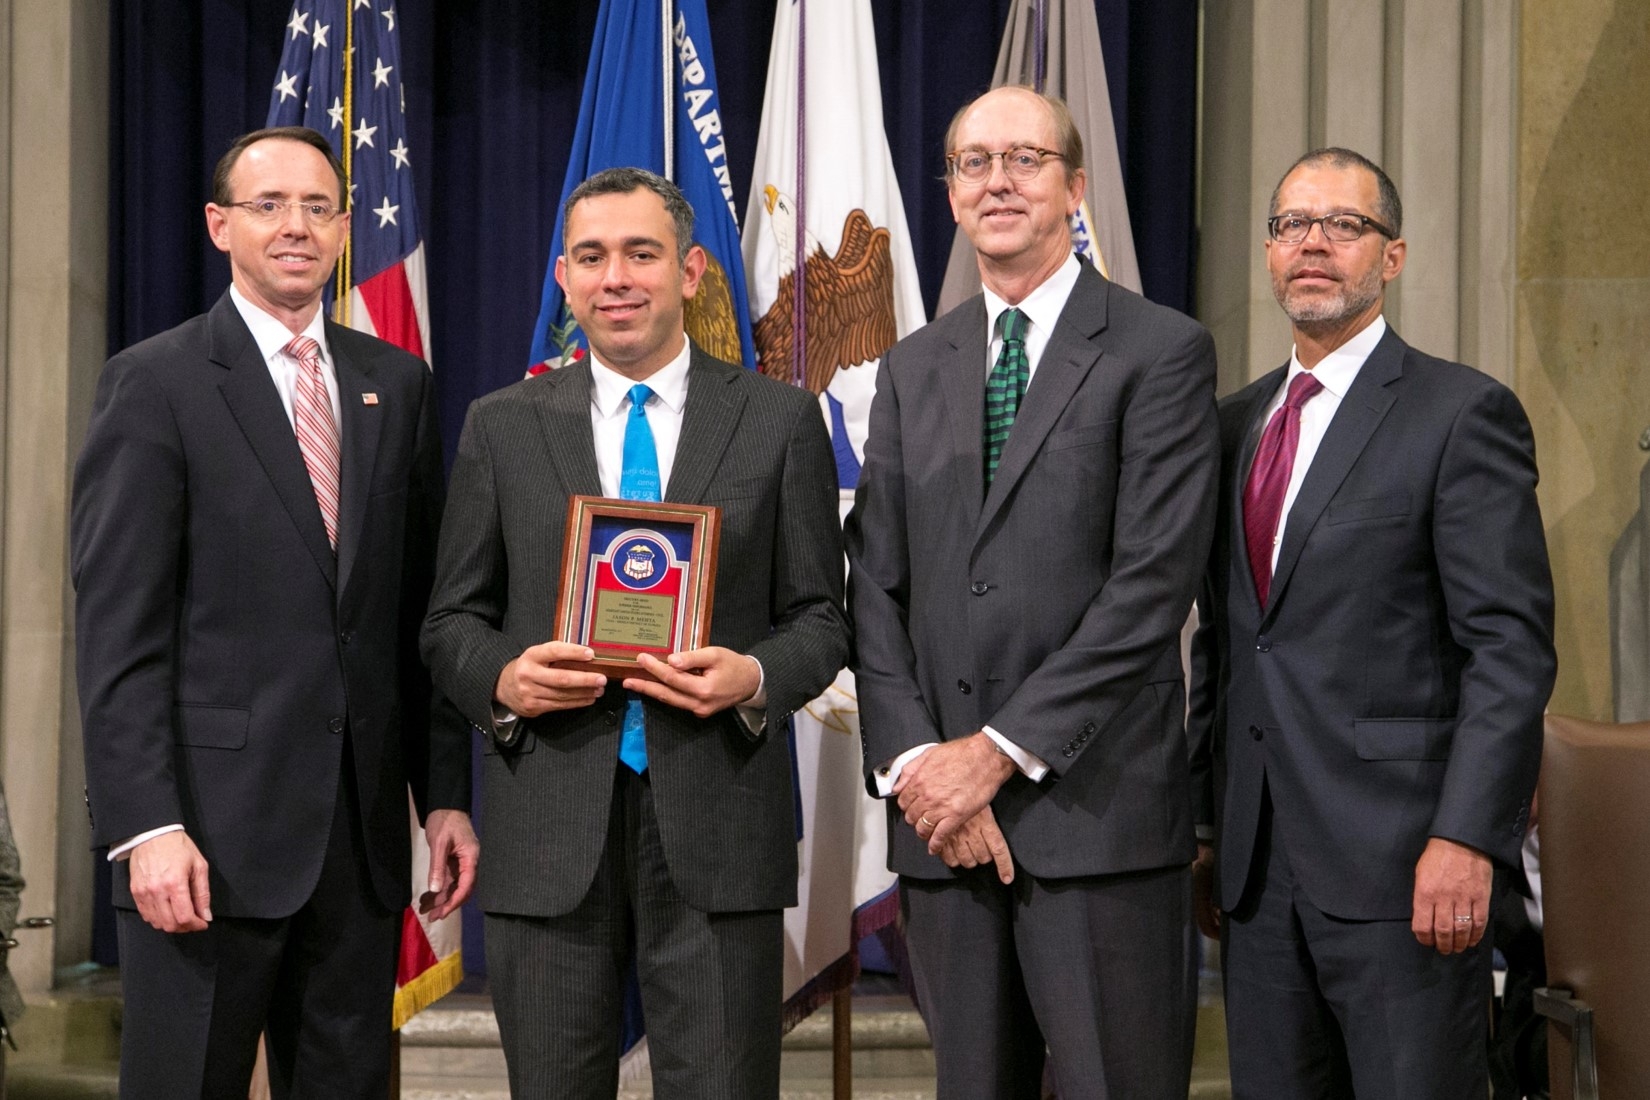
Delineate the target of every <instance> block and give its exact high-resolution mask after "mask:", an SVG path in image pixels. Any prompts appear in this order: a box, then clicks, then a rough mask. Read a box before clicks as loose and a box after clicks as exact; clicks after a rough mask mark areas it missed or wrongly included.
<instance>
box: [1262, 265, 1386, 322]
mask: <svg viewBox="0 0 1650 1100" xmlns="http://www.w3.org/2000/svg"><path fill="white" fill-rule="evenodd" d="M1385 286H1386V283H1385V281H1384V280H1383V279H1382V278H1381V268H1380V265H1378V264H1377V265H1373V266H1371V267H1370V268H1369V270H1368V271H1366V272H1364V275H1363V277H1362V278H1360V279H1359V280H1358V281H1357V282H1355V283H1344V282H1343V283H1341V284H1340V285H1339V288H1338V289H1337V290H1336V291H1335V293H1333V294H1330V295H1327V296H1317V297H1306V298H1300V299H1297V298H1293V297H1291V295H1290V292H1289V281H1288V278H1287V277H1285V278H1282V279H1277V278H1274V279H1273V280H1272V294H1273V296H1274V297H1276V298H1277V300H1278V304H1279V305H1280V306H1282V307H1283V312H1284V313H1285V314H1286V315H1287V316H1288V318H1289V320H1290V321H1292V322H1294V323H1295V324H1297V325H1311V324H1326V323H1327V324H1333V323H1336V322H1340V321H1345V320H1347V319H1348V318H1351V317H1356V316H1358V315H1359V314H1361V313H1363V312H1364V311H1365V310H1366V309H1368V308H1369V307H1370V306H1372V305H1374V304H1375V303H1376V302H1377V301H1379V300H1380V297H1381V293H1382V291H1383V290H1384V289H1385Z"/></svg>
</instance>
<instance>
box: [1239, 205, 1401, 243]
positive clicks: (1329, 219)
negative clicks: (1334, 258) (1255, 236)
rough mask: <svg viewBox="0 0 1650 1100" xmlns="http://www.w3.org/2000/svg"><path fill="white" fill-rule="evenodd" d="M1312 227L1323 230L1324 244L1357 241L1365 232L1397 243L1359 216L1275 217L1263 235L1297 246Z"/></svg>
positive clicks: (1383, 228) (1381, 228)
mask: <svg viewBox="0 0 1650 1100" xmlns="http://www.w3.org/2000/svg"><path fill="white" fill-rule="evenodd" d="M1314 225H1321V226H1323V235H1324V239H1325V240H1330V241H1336V242H1339V243H1340V244H1347V243H1349V242H1351V241H1355V240H1357V239H1358V238H1359V237H1361V236H1363V235H1364V230H1365V229H1366V228H1367V229H1373V230H1374V231H1375V232H1377V233H1379V234H1380V235H1381V236H1383V237H1385V238H1387V239H1388V240H1394V241H1395V240H1397V239H1398V234H1396V233H1394V232H1393V231H1392V230H1390V229H1388V228H1387V227H1386V226H1384V225H1382V224H1381V223H1380V222H1378V221H1376V220H1375V219H1374V218H1368V217H1365V216H1364V215H1362V214H1351V213H1343V214H1325V215H1324V216H1323V217H1321V218H1309V217H1307V216H1306V215H1305V214H1279V215H1278V216H1277V217H1275V218H1267V219H1266V231H1267V232H1268V233H1270V234H1271V235H1272V239H1273V240H1274V241H1277V242H1278V243H1279V244H1300V243H1301V242H1302V241H1304V240H1306V237H1307V234H1309V233H1311V232H1312V227H1313V226H1314Z"/></svg>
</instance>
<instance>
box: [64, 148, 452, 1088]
mask: <svg viewBox="0 0 1650 1100" xmlns="http://www.w3.org/2000/svg"><path fill="white" fill-rule="evenodd" d="M346 194H347V190H346V187H345V181H344V176H343V170H342V168H341V167H340V166H339V164H338V162H337V160H336V159H335V158H333V156H332V153H331V150H330V147H329V146H328V145H327V142H326V139H325V138H323V137H322V136H321V135H320V134H317V133H315V132H314V131H312V130H305V129H301V128H298V127H288V128H281V129H271V130H261V131H256V132H254V133H251V134H247V135H246V136H244V137H242V138H241V139H239V140H238V141H236V142H235V144H234V145H233V146H232V147H231V148H230V150H229V151H228V153H226V154H225V155H224V157H223V159H222V160H221V161H220V162H219V164H218V168H217V172H216V173H215V175H214V177H213V184H212V201H211V202H210V203H208V204H207V206H206V223H207V229H208V230H209V232H210V233H211V236H212V240H213V243H215V244H216V245H217V246H218V248H220V249H222V250H223V251H224V252H226V253H228V254H229V262H230V268H231V274H232V287H231V289H230V290H229V292H228V293H226V294H225V295H224V296H223V297H222V298H221V299H219V301H218V304H217V305H216V306H214V307H213V308H212V310H211V311H210V312H209V313H207V314H205V315H203V316H201V317H197V318H195V319H194V320H191V321H188V322H186V323H185V324H183V325H180V326H179V327H177V328H175V329H172V330H171V331H169V332H165V333H162V334H161V335H159V336H156V337H154V338H153V339H151V340H146V341H144V342H143V343H141V344H138V345H136V346H135V347H132V348H129V349H127V350H126V351H124V352H122V353H121V354H119V355H117V356H115V357H114V358H113V359H111V360H110V361H109V364H108V366H107V367H106V368H105V370H104V372H103V376H102V378H101V380H100V381H99V384H98V390H97V398H96V402H95V404H94V406H93V409H92V416H91V423H90V425H89V427H88V429H87V434H86V443H85V446H84V448H83V449H82V451H81V454H80V459H79V462H78V463H77V464H76V467H75V482H74V502H73V510H72V516H71V552H70V554H71V561H70V566H71V570H72V575H73V578H74V583H75V590H76V603H75V629H76V649H77V658H78V659H77V665H76V668H77V673H78V677H79V685H80V703H81V714H82V719H83V727H84V736H85V748H86V779H87V799H88V805H89V807H90V810H91V813H92V817H93V842H94V843H95V844H98V845H100V846H101V845H109V846H110V849H111V851H110V858H111V859H114V860H116V865H115V876H114V890H115V905H116V906H117V910H118V914H117V920H118V926H119V936H120V951H121V977H122V983H123V987H124V991H125V1006H126V1011H125V1023H124V1026H123V1028H122V1037H121V1074H120V1084H121V1095H122V1096H123V1097H134V1098H139V1097H141V1098H151V1097H152V1098H155V1100H177V1098H178V1097H183V1096H211V1097H227V1096H234V1095H240V1096H245V1095H246V1089H247V1084H248V1081H249V1079H250V1076H251V1072H252V1065H253V1059H254V1056H255V1054H256V1050H257V1043H258V1035H259V1032H261V1031H265V1030H266V1029H267V1033H268V1048H269V1066H270V1080H271V1085H272V1087H273V1089H274V1092H275V1095H276V1096H282V1097H284V1096H302V1097H305V1098H307V1097H312V1096H329V1097H331V1096H338V1097H363V1098H364V1097H373V1098H374V1100H377V1098H379V1097H382V1096H383V1095H384V1090H385V1088H386V1087H387V1075H388V1070H389V1036H390V1027H389V1024H390V1006H391V1002H392V999H393V995H394V985H395V959H396V951H397V945H398V943H399V935H400V927H401V913H402V911H403V909H404V908H405V907H406V905H407V902H408V899H409V897H410V879H409V870H410V850H409V845H408V816H407V784H408V782H409V780H410V781H411V782H412V784H413V788H414V796H415V799H416V800H417V802H418V804H419V807H420V812H421V813H422V812H426V811H427V813H428V817H427V823H426V828H427V830H428V834H429V838H430V844H431V849H432V850H431V856H432V871H431V883H430V887H431V890H432V891H435V892H436V894H437V895H438V896H436V897H434V898H432V899H430V900H431V901H432V903H433V905H434V907H435V909H436V910H437V912H438V914H440V915H445V913H447V912H450V911H451V910H452V909H453V908H454V907H456V906H457V905H458V904H459V903H460V902H461V901H462V900H463V897H464V895H465V894H466V893H467V892H468V890H469V882H470V878H471V876H472V875H473V870H474V860H475V841H474V836H473V834H472V833H471V832H470V826H469V816H468V807H469V764H468V755H467V753H468V747H467V744H466V739H465V734H464V727H463V724H462V722H460V721H457V720H456V715H455V716H453V719H454V720H452V721H450V722H446V723H443V722H440V721H436V722H434V723H432V719H431V692H430V685H429V680H428V678H427V676H426V675H425V673H424V671H423V669H422V667H421V665H420V663H419V660H418V650H417V640H418V626H419V622H420V620H421V617H422V616H421V612H422V608H423V606H424V603H425V601H426V599H427V595H428V592H429V585H430V579H431V575H432V573H433V564H434V550H435V539H436V525H437V522H438V519H439V513H440V507H441V447H440V441H439V438H438V436H437V429H436V416H435V406H434V403H435V394H434V389H433V387H432V386H431V384H430V374H429V371H428V370H427V369H426V368H425V366H424V364H423V363H422V362H420V361H419V360H418V359H416V358H415V357H413V356H410V355H407V354H405V353H404V352H401V351H399V350H397V349H396V348H394V347H392V346H390V345H389V344H386V343H384V342H382V341H380V340H377V339H374V338H372V337H369V336H365V335H362V334H360V333H357V332H353V331H351V330H349V329H346V328H343V327H340V326H338V325H335V324H333V323H332V322H331V321H329V320H327V319H326V318H325V316H324V314H323V312H322V310H321V290H322V287H323V286H325V284H326V283H327V281H328V280H329V279H330V278H331V276H332V270H333V265H334V262H335V261H336V260H337V258H338V256H339V253H340V252H341V251H342V249H343V243H344V240H345V238H346V235H347V234H348V232H349V223H350V216H349V212H348V211H347V210H346V209H344V201H345V195H346ZM455 868H456V870H457V872H458V873H457V875H456V877H450V876H452V873H453V871H454V870H455Z"/></svg>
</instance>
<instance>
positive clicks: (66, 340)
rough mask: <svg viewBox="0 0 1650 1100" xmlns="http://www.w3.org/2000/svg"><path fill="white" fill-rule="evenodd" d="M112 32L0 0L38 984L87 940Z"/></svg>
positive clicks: (27, 940)
mask: <svg viewBox="0 0 1650 1100" xmlns="http://www.w3.org/2000/svg"><path fill="white" fill-rule="evenodd" d="M108 41H109V24H108V10H107V5H106V4H104V3H99V2H96V0H61V2H57V3H38V2H33V0H0V58H3V59H4V64H3V66H0V68H3V69H4V71H5V73H6V74H7V76H6V79H5V80H3V81H0V424H3V426H4V441H3V443H0V461H3V467H0V778H3V781H4V783H5V787H6V795H7V798H8V801H9V802H10V807H11V818H12V825H13V828H14V831H15V833H16V836H17V846H18V849H19V851H20V853H21V855H22V859H23V874H24V877H25V879H26V880H27V882H28V887H27V889H25V891H24V893H23V906H22V913H23V915H25V916H53V917H55V918H56V920H57V925H56V927H55V928H54V929H52V930H51V931H49V932H27V933H23V934H22V935H21V936H20V939H21V941H22V942H21V944H20V946H19V947H18V949H17V950H16V951H13V952H12V954H11V958H10V963H11V970H12V973H13V974H14V975H16V977H17V980H18V983H19V984H20V985H21V986H22V988H23V989H24V991H25V992H26V993H33V994H38V993H40V992H42V991H44V990H47V989H49V988H50V987H51V983H52V977H53V973H54V970H55V968H56V967H58V966H62V965H66V964H71V963H76V962H81V961H83V960H85V959H86V957H87V955H88V953H89V946H90V937H91V896H90V895H91V853H90V852H89V851H88V850H87V845H88V843H89V837H90V830H89V827H88V825H87V820H86V812H85V805H84V803H83V801H82V795H81V791H82V787H83V781H82V774H83V767H82V763H81V751H80V733H79V724H78V722H77V721H76V718H75V713H76V703H75V692H74V676H73V646H74V640H73V620H72V608H73V596H72V593H71V591H70V586H69V581H68V498H69V482H70V474H71V468H72V464H73V461H74V455H75V452H76V450H77V449H78V446H79V441H80V439H81V437H82V435H83V434H84V430H85V421H86V414H87V411H88V409H89V408H90V405H91V389H92V386H93V385H94V384H95V380H96V377H97V372H98V370H99V368H100V366H101V364H102V361H103V358H104V346H103V345H104V331H105V329H104V317H105V305H106V302H105V299H106V296H107V290H106V286H107V279H106V274H107V250H108V248H107V239H106V237H107V221H108V218H107V207H108V71H109V64H108Z"/></svg>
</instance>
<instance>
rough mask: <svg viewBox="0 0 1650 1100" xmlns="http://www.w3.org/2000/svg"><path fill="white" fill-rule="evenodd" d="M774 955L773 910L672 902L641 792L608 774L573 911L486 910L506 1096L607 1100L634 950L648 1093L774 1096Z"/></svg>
mask: <svg viewBox="0 0 1650 1100" xmlns="http://www.w3.org/2000/svg"><path fill="white" fill-rule="evenodd" d="M529 825H530V823H526V822H518V823H512V827H515V826H520V827H527V826H529ZM707 835H708V834H707ZM544 843H546V844H553V843H556V838H554V837H546V838H545V839H544ZM737 856H738V854H737V853H731V852H730V853H728V858H730V859H733V858H737ZM783 952H784V926H783V923H782V914H781V913H780V911H779V910H762V911H758V912H749V913H706V912H702V911H700V910H697V909H694V908H693V907H692V906H690V905H688V904H687V902H685V901H683V900H682V896H681V894H680V893H679V892H678V891H677V890H676V888H675V886H674V885H672V883H671V880H670V872H669V869H668V868H667V867H666V866H665V862H664V853H663V850H662V849H661V847H660V845H659V825H658V820H657V819H656V817H655V816H654V812H653V792H652V787H651V786H650V784H649V783H648V781H647V780H646V779H645V778H643V777H641V776H638V775H636V774H635V773H634V772H632V771H631V770H630V769H629V768H626V767H623V766H620V767H619V776H618V780H617V782H616V783H615V789H614V796H613V805H612V809H611V811H610V814H609V819H608V830H607V840H606V846H605V848H604V850H603V853H602V859H601V862H600V864H599V865H598V867H597V870H596V878H595V881H594V882H593V883H592V884H591V887H590V891H589V893H588V894H587V895H586V896H585V898H584V900H583V901H581V902H580V903H579V905H578V907H577V908H575V909H574V910H573V911H572V912H570V913H566V914H564V915H562V916H557V917H534V916H521V915H514V914H508V913H488V914H487V974H488V982H489V984H490V985H491V987H492V993H493V1007H494V1009H495V1010H496V1012H497V1014H498V1024H499V1036H500V1038H501V1039H502V1041H503V1045H504V1056H505V1061H506V1064H507V1065H508V1067H509V1073H510V1094H511V1096H513V1097H515V1098H516V1100H583V1098H590V1100H598V1098H601V1100H612V1097H613V1094H614V1092H615V1091H616V1090H617V1087H618V1065H619V1054H620V1051H619V1045H620V1038H621V1037H620V1030H621V1021H622V1013H623V998H624V985H625V977H626V974H627V973H628V970H629V963H630V960H631V958H632V955H634V958H635V961H636V970H637V974H638V977H639V981H640V985H641V994H642V1014H643V1017H644V1019H645V1020H646V1026H647V1045H648V1054H649V1059H650V1061H651V1063H652V1068H653V1095H654V1096H656V1097H658V1098H659V1100H719V1098H720V1100H769V1098H772V1097H777V1096H778V1095H779V1039H780V1026H781V1023H780V1016H781V1000H782V996H783V967H784V954H783Z"/></svg>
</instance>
